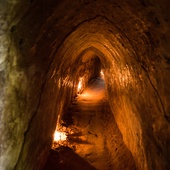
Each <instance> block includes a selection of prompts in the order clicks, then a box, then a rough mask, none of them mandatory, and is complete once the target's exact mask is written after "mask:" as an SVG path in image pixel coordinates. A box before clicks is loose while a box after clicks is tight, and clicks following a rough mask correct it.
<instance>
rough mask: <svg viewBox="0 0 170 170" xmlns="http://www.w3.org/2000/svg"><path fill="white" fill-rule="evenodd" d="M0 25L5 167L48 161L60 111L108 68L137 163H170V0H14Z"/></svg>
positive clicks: (118, 118)
mask: <svg viewBox="0 0 170 170" xmlns="http://www.w3.org/2000/svg"><path fill="white" fill-rule="evenodd" d="M0 24H1V28H0V40H1V44H2V45H1V46H0V55H1V59H0V111H1V113H0V121H1V124H0V131H1V132H3V133H1V135H0V149H1V150H0V169H9V170H13V169H15V170H20V169H21V170H22V169H24V170H30V169H33V170H34V169H35V170H41V169H42V168H43V167H44V165H45V164H46V161H47V158H48V156H49V154H50V150H51V147H52V142H53V134H54V131H55V129H56V122H57V120H58V117H60V118H61V120H63V121H67V116H66V115H67V112H68V108H69V106H71V104H72V102H73V101H74V100H75V97H76V95H77V93H78V94H81V93H82V92H83V89H85V88H86V87H87V85H88V84H89V82H90V81H91V80H93V79H96V78H97V77H98V76H100V71H101V69H102V70H103V73H104V79H105V86H106V94H107V101H108V103H107V104H106V105H107V106H108V107H110V111H109V113H112V116H113V118H114V119H113V120H114V121H115V123H114V124H113V122H114V121H111V122H110V126H111V127H108V128H110V129H112V126H114V125H117V129H118V130H119V132H120V134H121V135H122V145H124V146H125V148H126V149H127V151H128V154H130V155H131V156H130V157H128V156H127V158H130V159H131V158H132V160H134V162H133V161H132V162H133V163H134V164H135V165H134V164H133V167H136V169H138V170H155V169H160V170H169V169H170V163H169V162H170V146H169V142H170V126H169V124H170V112H169V110H170V102H169V101H170V88H169V87H170V79H169V73H170V71H169V70H170V69H169V68H170V48H169V45H170V15H169V1H168V0H162V1H161V2H160V1H159V0H148V1H146V0H134V1H129V0H124V1H120V0H114V1H112V0H109V1H107V2H106V1H105V0H73V1H70V0H65V1H56V0H48V1H46V0H34V1H33V0H30V1H26V0H23V1H22V0H16V1H15V2H13V1H10V0H7V1H0ZM81 81H82V89H79V90H78V86H79V82H81ZM110 116H111V115H110ZM63 123H65V122H63ZM70 124H71V123H70ZM106 126H107V124H106ZM106 129H107V128H106ZM107 130H108V129H107ZM107 130H106V131H107ZM109 132H110V134H112V132H111V130H110V131H109ZM110 134H108V135H110ZM105 139H106V141H107V140H109V139H111V138H110V137H107V138H105ZM112 144H113V143H110V145H112ZM108 148H110V147H109V146H108ZM68 152H70V153H71V151H70V150H68ZM109 152H110V153H112V152H114V151H113V150H110V151H109ZM64 153H65V152H63V154H64ZM119 153H120V154H122V155H123V156H126V154H123V152H119ZM74 156H76V155H74ZM79 160H80V162H81V161H82V163H84V161H83V160H82V159H79ZM127 167H128V166H127ZM129 167H130V166H129ZM113 168H114V167H113ZM119 168H120V167H118V170H119Z"/></svg>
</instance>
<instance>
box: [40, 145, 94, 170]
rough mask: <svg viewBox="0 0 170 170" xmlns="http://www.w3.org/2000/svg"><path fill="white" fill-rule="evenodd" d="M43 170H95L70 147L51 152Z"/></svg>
mask: <svg viewBox="0 0 170 170" xmlns="http://www.w3.org/2000/svg"><path fill="white" fill-rule="evenodd" d="M43 170H95V168H94V167H93V166H91V165H90V164H89V163H88V162H86V161H85V160H84V159H83V158H81V157H80V156H79V155H77V154H76V153H75V152H74V151H73V150H72V149H71V148H69V147H63V146H62V147H59V148H57V149H56V150H51V151H50V155H49V157H48V160H47V163H46V165H45V167H44V169H43Z"/></svg>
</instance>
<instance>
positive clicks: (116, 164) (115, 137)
mask: <svg viewBox="0 0 170 170" xmlns="http://www.w3.org/2000/svg"><path fill="white" fill-rule="evenodd" d="M69 111H70V112H71V113H70V112H69V114H70V115H71V117H72V121H73V124H72V125H70V126H69V127H68V131H69V132H70V133H69V134H68V146H70V147H71V148H72V149H68V148H67V147H60V148H58V149H57V150H56V155H57V154H58V159H60V161H56V162H54V166H53V167H55V166H56V164H59V165H60V167H61V169H62V168H63V167H64V166H66V164H70V166H69V167H72V169H74V166H75V165H74V164H75V162H77V166H79V168H80V169H82V168H85V169H88V168H90V167H91V168H92V167H94V168H95V169H98V170H112V169H114V170H121V169H129V170H133V169H135V165H134V160H133V158H132V155H131V153H130V152H129V151H128V149H127V148H126V146H125V145H124V143H123V140H122V135H121V133H120V131H119V130H118V127H117V125H116V123H115V121H114V117H113V114H112V113H111V110H110V107H109V104H108V101H107V100H106V96H105V87H104V80H103V79H101V78H98V79H96V80H94V81H93V82H91V84H90V85H89V87H88V88H87V89H85V91H84V92H83V93H82V94H80V95H78V97H77V98H76V100H75V101H74V102H73V103H72V105H71V107H70V109H69ZM74 152H75V153H74ZM54 155H55V154H54V151H52V153H51V155H50V157H51V158H50V157H49V160H48V163H47V164H49V166H52V165H51V164H53V163H50V160H53V159H54ZM75 155H76V156H75ZM80 158H81V159H80ZM80 160H83V162H84V163H83V162H82V161H80ZM81 162H82V163H81ZM59 165H57V166H59ZM65 168H66V167H65ZM48 169H49V167H48ZM54 169H55V168H54ZM66 169H67V168H66Z"/></svg>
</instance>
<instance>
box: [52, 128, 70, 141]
mask: <svg viewBox="0 0 170 170" xmlns="http://www.w3.org/2000/svg"><path fill="white" fill-rule="evenodd" d="M66 139H67V136H66V134H65V133H64V132H59V131H57V130H56V131H55V133H54V142H58V141H64V140H66Z"/></svg>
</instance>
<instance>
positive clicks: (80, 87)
mask: <svg viewBox="0 0 170 170" xmlns="http://www.w3.org/2000/svg"><path fill="white" fill-rule="evenodd" d="M82 87H83V78H80V80H79V83H78V88H77V90H78V92H80V91H81V90H82Z"/></svg>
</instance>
